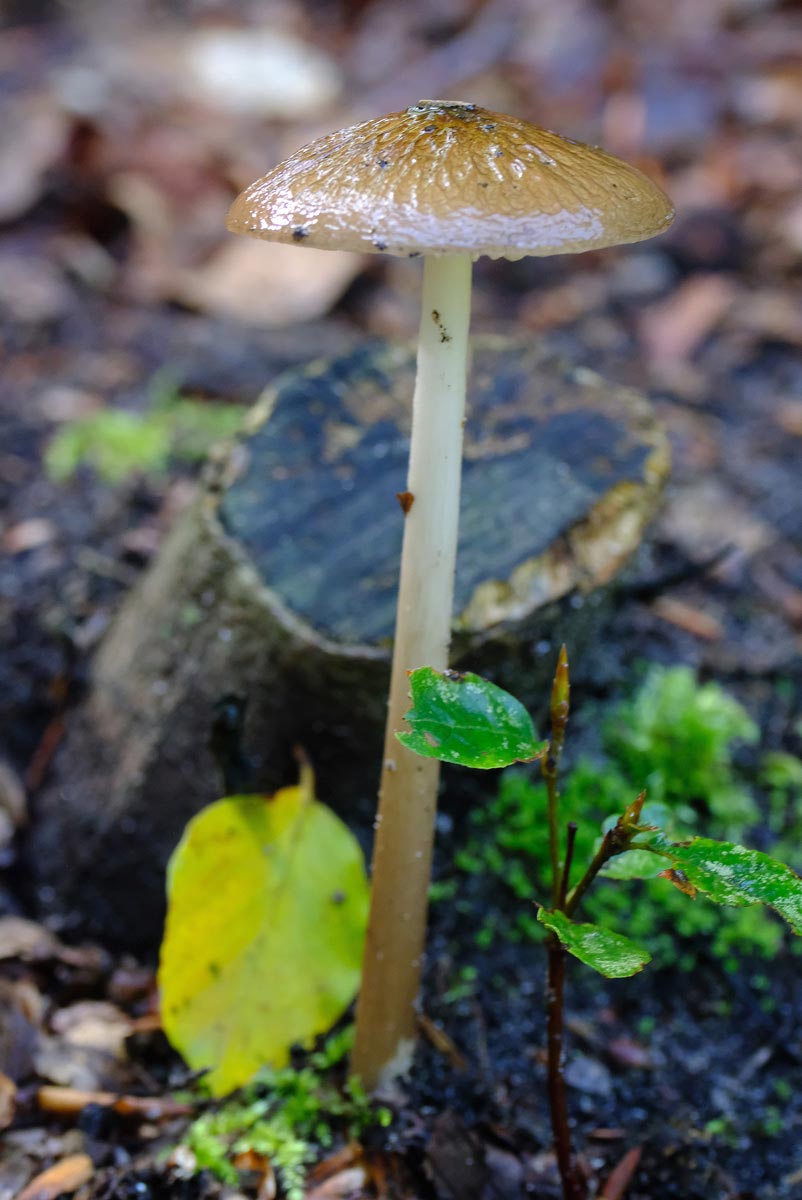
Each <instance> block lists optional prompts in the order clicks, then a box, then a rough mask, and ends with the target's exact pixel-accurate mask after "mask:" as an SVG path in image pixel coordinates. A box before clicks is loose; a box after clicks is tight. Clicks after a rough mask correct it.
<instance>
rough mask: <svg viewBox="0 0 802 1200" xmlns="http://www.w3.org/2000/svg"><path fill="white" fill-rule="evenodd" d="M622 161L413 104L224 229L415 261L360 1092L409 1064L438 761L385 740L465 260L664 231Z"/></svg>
mask: <svg viewBox="0 0 802 1200" xmlns="http://www.w3.org/2000/svg"><path fill="white" fill-rule="evenodd" d="M673 217H674V212H673V209H672V206H671V203H670V201H669V200H668V198H667V197H666V196H665V195H664V193H663V192H662V191H661V190H660V189H659V188H658V187H657V186H656V185H655V184H654V183H652V182H651V180H649V179H647V178H646V176H644V175H643V174H641V172H640V171H638V170H636V169H635V168H634V167H631V166H629V165H628V164H626V163H624V162H621V161H620V160H619V159H617V158H614V157H612V156H611V155H609V154H607V153H605V151H603V150H600V149H597V148H595V147H591V146H586V145H583V144H581V143H579V142H575V141H572V140H570V139H568V138H563V137H560V136H558V135H557V134H555V133H551V132H549V131H548V130H545V129H541V128H539V127H538V126H536V125H531V124H529V123H528V122H527V121H522V120H519V119H518V118H516V117H510V116H505V115H503V114H501V113H496V112H491V111H488V110H487V109H484V108H480V107H479V106H478V105H476V104H467V103H457V102H452V101H439V100H422V101H421V102H420V103H419V104H413V105H412V106H411V107H410V108H407V109H405V110H404V111H403V112H396V113H390V114H389V115H388V116H384V117H379V118H378V119H377V120H372V121H365V122H363V123H362V124H359V125H353V126H351V127H349V128H347V129H342V130H338V131H337V132H335V133H331V134H328V135H326V136H325V137H321V138H319V139H318V140H316V141H314V142H311V143H310V144H309V145H307V146H304V147H303V148H302V149H300V150H298V151H297V153H295V154H293V155H292V156H291V157H290V158H288V159H287V160H286V161H285V162H283V163H281V164H280V165H279V166H277V167H275V168H274V169H273V170H272V171H270V172H269V173H268V174H267V175H265V176H264V177H263V178H262V179H260V180H258V181H257V182H256V183H254V184H252V185H251V186H250V187H249V188H247V189H246V190H245V191H244V192H243V193H242V194H241V195H240V196H239V197H238V198H237V199H236V200H235V202H234V204H233V205H232V208H231V211H230V213H229V217H228V228H229V229H230V230H232V231H233V232H234V233H246V234H250V235H251V236H253V237H259V238H266V239H268V240H271V241H279V242H294V243H296V244H298V245H299V246H314V247H318V248H321V249H328V250H355V251H360V252H364V253H368V254H375V253H384V254H395V255H400V256H406V257H410V258H416V257H418V256H420V255H423V256H424V264H423V301H422V311H421V322H420V340H419V345H418V372H417V380H416V384H415V391H414V397H413V407H412V432H411V443H410V455H409V474H408V479H407V485H406V490H405V491H404V492H403V493H401V494H400V495H399V497H398V498H399V501H400V503H401V507H402V509H403V512H404V516H405V526H404V538H403V548H402V556H401V575H400V582H399V595H398V615H397V622H396V633H395V642H394V648H393V663H392V675H391V684H390V699H389V708H388V714H387V733H386V740H385V747H384V760H383V766H382V777H381V787H380V794H379V811H378V815H377V818H376V840H375V847H374V856H373V895H372V902H371V916H370V922H369V927H368V935H367V942H366V949H365V959H364V971H363V979H362V988H361V991H360V998H359V1003H358V1008H357V1032H356V1044H355V1048H354V1056H353V1062H352V1066H353V1069H354V1071H355V1072H356V1073H357V1074H358V1075H359V1076H360V1077H361V1078H362V1081H363V1083H364V1084H365V1086H366V1087H368V1088H371V1089H372V1088H374V1087H375V1086H376V1085H377V1084H378V1083H379V1082H380V1081H381V1080H383V1079H388V1078H391V1077H392V1076H393V1075H396V1074H399V1073H401V1072H402V1071H403V1070H404V1069H405V1067H406V1066H407V1065H408V1063H409V1061H410V1058H411V1052H412V1047H413V1045H414V1032H415V1003H416V999H417V994H418V989H419V984H420V973H421V963H422V956H423V948H424V940H425V929H426V908H427V895H428V887H429V876H430V865H431V852H432V842H433V833H434V820H435V811H436V795H437V785H438V764H437V763H436V762H435V761H434V760H433V759H425V758H420V757H418V756H416V755H414V754H412V753H411V752H410V751H408V750H406V749H405V748H404V747H402V746H401V745H400V744H399V743H398V741H397V740H396V738H395V732H396V731H397V730H398V729H399V728H401V725H402V720H403V715H404V712H405V710H406V708H407V706H408V683H407V674H408V672H409V671H410V670H412V669H413V668H415V667H420V666H424V665H426V666H432V667H435V668H436V669H439V670H445V669H446V667H447V663H448V649H449V640H450V632H451V614H452V602H453V586H454V570H455V562H456V550H457V528H458V520H459V490H460V471H461V457H462V426H463V415H464V407H465V382H466V369H467V355H468V326H469V317H470V291H471V265H472V261H473V259H475V258H477V257H478V256H479V255H481V254H487V255H489V256H490V257H492V258H512V259H517V258H522V257H523V256H524V255H527V254H532V255H540V256H543V255H549V254H566V253H577V252H579V251H582V250H594V249H598V248H599V247H602V246H610V245H616V244H619V243H623V242H637V241H640V240H642V239H643V238H649V237H653V236H654V235H655V234H658V233H662V232H663V230H665V229H667V228H668V226H669V225H670V224H671V221H672V220H673Z"/></svg>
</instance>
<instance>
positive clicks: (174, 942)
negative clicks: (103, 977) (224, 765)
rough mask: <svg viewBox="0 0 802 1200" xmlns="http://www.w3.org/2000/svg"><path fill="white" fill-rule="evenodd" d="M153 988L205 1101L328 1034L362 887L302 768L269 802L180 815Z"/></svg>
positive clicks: (363, 911)
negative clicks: (202, 1076) (184, 820)
mask: <svg viewBox="0 0 802 1200" xmlns="http://www.w3.org/2000/svg"><path fill="white" fill-rule="evenodd" d="M167 887H168V912H167V925H166V932H165V937H164V941H163V943H162V948H161V964H160V968H159V988H160V991H161V997H162V1020H163V1024H164V1031H165V1033H166V1034H167V1036H168V1038H169V1039H170V1041H171V1042H172V1044H173V1045H174V1046H175V1047H176V1049H178V1050H179V1051H180V1052H181V1053H182V1054H183V1055H184V1057H185V1059H186V1061H187V1063H188V1064H189V1065H190V1066H191V1067H193V1068H195V1069H201V1068H208V1069H209V1074H208V1076H207V1082H208V1084H209V1086H210V1088H211V1090H212V1092H213V1094H214V1095H218V1096H219V1095H225V1093H226V1092H228V1091H231V1090H232V1089H233V1088H235V1087H239V1086H241V1085H242V1084H244V1083H247V1082H248V1080H249V1079H251V1078H252V1077H253V1076H254V1075H255V1073H256V1072H257V1071H258V1070H259V1068H260V1067H262V1066H266V1065H270V1066H274V1067H281V1066H283V1065H284V1064H285V1063H286V1062H287V1060H288V1057H289V1052H290V1048H291V1046H292V1045H293V1043H295V1042H301V1043H308V1042H309V1041H310V1039H312V1038H313V1037H315V1036H316V1035H318V1034H320V1033H323V1032H324V1031H326V1030H327V1029H330V1028H331V1026H332V1025H333V1024H334V1022H335V1021H336V1020H337V1018H338V1017H339V1016H340V1015H341V1014H342V1013H343V1011H344V1010H345V1008H346V1007H347V1006H348V1004H350V1002H351V1000H352V999H353V997H354V995H355V994H356V991H357V988H358V986H359V975H360V966H361V960H362V946H363V942H364V934H365V926H366V923H367V907H368V895H369V889H368V883H367V879H366V874H365V864H364V859H363V855H362V850H361V848H360V846H359V843H358V842H357V840H356V838H355V837H354V835H353V834H352V833H351V831H350V830H349V829H348V827H347V826H346V825H345V824H344V823H343V822H342V821H341V820H340V819H339V818H338V817H336V816H335V814H334V813H333V812H331V810H330V809H328V808H326V806H325V805H323V804H321V803H320V802H319V801H317V800H316V799H315V798H314V785H313V780H312V772H311V770H309V768H307V767H304V768H302V771H301V782H300V784H299V785H298V786H297V787H287V788H282V789H281V790H280V791H279V792H277V793H276V794H275V795H274V796H233V797H229V798H228V799H225V800H219V801H217V803H215V804H210V805H209V806H208V807H207V808H205V809H203V811H202V812H200V813H199V814H198V815H197V816H196V817H194V818H193V819H192V820H191V821H190V823H189V825H188V826H187V828H186V830H185V832H184V836H183V838H182V840H181V842H180V843H179V845H178V847H177V849H176V850H175V851H174V853H173V856H172V858H171V860H170V864H169V868H168V884H167Z"/></svg>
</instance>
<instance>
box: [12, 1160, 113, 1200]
mask: <svg viewBox="0 0 802 1200" xmlns="http://www.w3.org/2000/svg"><path fill="white" fill-rule="evenodd" d="M94 1171H95V1168H94V1166H93V1165H92V1159H91V1158H90V1157H89V1155H88V1154H71V1155H70V1157H69V1158H63V1159H62V1160H61V1162H58V1163H56V1164H55V1166H52V1167H48V1169H47V1170H46V1171H42V1172H41V1174H39V1175H37V1176H36V1177H35V1178H34V1179H32V1180H31V1182H30V1183H29V1184H28V1186H27V1187H26V1188H23V1190H22V1191H21V1192H20V1194H19V1195H18V1196H17V1200H56V1197H57V1196H63V1195H69V1194H71V1193H72V1192H77V1191H78V1188H79V1187H83V1185H84V1184H85V1183H88V1182H89V1180H90V1179H91V1178H92V1176H93V1174H94Z"/></svg>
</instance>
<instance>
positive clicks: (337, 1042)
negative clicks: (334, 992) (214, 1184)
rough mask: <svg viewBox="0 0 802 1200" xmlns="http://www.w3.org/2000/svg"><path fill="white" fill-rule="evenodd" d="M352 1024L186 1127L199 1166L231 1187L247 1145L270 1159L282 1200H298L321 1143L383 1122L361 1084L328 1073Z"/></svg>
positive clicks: (382, 1112) (384, 1114)
mask: <svg viewBox="0 0 802 1200" xmlns="http://www.w3.org/2000/svg"><path fill="white" fill-rule="evenodd" d="M352 1041H353V1029H352V1028H350V1027H349V1028H348V1029H346V1030H344V1031H343V1032H341V1033H337V1034H332V1035H331V1037H329V1038H328V1039H327V1041H326V1043H325V1045H324V1046H323V1048H322V1049H321V1050H320V1051H318V1052H317V1053H314V1054H311V1055H310V1056H309V1058H308V1060H307V1063H306V1065H305V1066H303V1067H300V1068H294V1067H286V1068H284V1069H282V1070H279V1071H273V1070H266V1071H263V1072H260V1074H259V1075H258V1076H257V1078H256V1079H255V1080H254V1082H253V1083H252V1084H249V1086H248V1087H247V1088H244V1089H242V1091H241V1092H238V1093H236V1095H235V1096H234V1097H232V1098H231V1099H229V1100H227V1101H225V1102H224V1103H223V1104H222V1105H220V1106H219V1107H217V1108H215V1109H213V1110H211V1111H209V1112H206V1113H204V1114H203V1115H202V1116H201V1117H199V1118H198V1119H197V1120H196V1121H194V1122H193V1123H192V1125H190V1127H189V1129H188V1130H187V1133H186V1135H185V1138H184V1143H185V1145H186V1146H187V1147H188V1148H189V1149H190V1150H191V1151H192V1153H193V1155H194V1156H195V1162H196V1164H197V1167H198V1169H199V1170H208V1171H211V1172H212V1173H213V1174H214V1175H215V1176H217V1178H218V1179H220V1180H221V1181H222V1182H223V1183H227V1184H232V1185H236V1184H237V1182H238V1172H237V1170H236V1168H235V1167H234V1165H233V1162H232V1159H233V1158H234V1157H235V1156H236V1155H237V1154H241V1153H244V1152H246V1151H248V1150H252V1151H254V1152H255V1153H256V1154H261V1155H264V1156H265V1157H267V1158H268V1159H269V1160H270V1163H271V1165H272V1167H273V1170H274V1171H275V1173H276V1177H277V1179H278V1181H279V1183H280V1184H281V1187H282V1189H283V1192H284V1194H285V1196H286V1197H287V1200H303V1196H304V1194H305V1178H306V1172H307V1169H308V1167H309V1166H310V1164H311V1163H313V1162H314V1161H315V1159H316V1157H317V1152H318V1149H319V1148H320V1147H323V1148H326V1147H329V1146H331V1145H332V1143H333V1142H334V1139H335V1136H336V1135H337V1134H338V1133H339V1134H341V1135H342V1136H343V1137H344V1138H346V1139H352V1138H356V1137H358V1136H359V1135H360V1133H362V1132H363V1131H364V1130H365V1129H366V1128H368V1127H369V1126H371V1125H376V1124H379V1125H386V1124H388V1123H389V1120H390V1113H389V1111H388V1110H387V1109H383V1108H376V1107H375V1106H374V1105H373V1104H372V1103H371V1101H370V1099H369V1098H368V1096H367V1095H366V1094H365V1092H364V1091H363V1089H362V1087H361V1086H360V1084H359V1083H358V1081H356V1080H353V1079H350V1080H348V1081H347V1082H346V1083H345V1085H344V1086H342V1087H339V1086H337V1084H336V1082H335V1081H334V1080H333V1079H332V1078H331V1072H332V1070H333V1069H334V1068H336V1067H337V1066H338V1065H339V1064H340V1063H341V1062H342V1060H343V1059H344V1058H345V1057H346V1055H347V1054H348V1053H349V1051H350V1049H351V1044H352Z"/></svg>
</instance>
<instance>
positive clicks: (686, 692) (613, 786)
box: [437, 667, 802, 969]
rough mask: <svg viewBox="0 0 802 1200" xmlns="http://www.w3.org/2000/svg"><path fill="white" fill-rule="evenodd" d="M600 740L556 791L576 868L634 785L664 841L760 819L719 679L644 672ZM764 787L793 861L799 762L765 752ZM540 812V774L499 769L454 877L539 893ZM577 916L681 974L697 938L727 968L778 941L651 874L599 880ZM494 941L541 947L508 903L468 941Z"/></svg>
mask: <svg viewBox="0 0 802 1200" xmlns="http://www.w3.org/2000/svg"><path fill="white" fill-rule="evenodd" d="M601 733H602V749H603V753H602V755H601V756H600V758H599V760H598V761H596V760H594V761H591V760H590V759H582V760H580V761H579V762H578V763H577V765H576V766H575V768H574V770H573V771H572V772H571V773H570V774H569V775H568V776H567V778H566V780H565V782H564V785H563V787H562V789H561V799H560V807H561V817H562V820H563V821H564V822H567V821H570V820H574V821H576V822H577V825H578V833H577V841H576V848H575V856H574V861H575V862H577V863H579V862H587V861H588V859H589V858H590V856H591V855H592V853H593V850H594V846H595V844H596V842H597V838H598V833H599V825H600V824H601V823H603V822H604V820H605V818H607V817H610V816H612V815H617V814H619V813H620V812H621V811H622V809H623V807H624V805H625V804H626V803H628V802H629V801H631V800H632V799H633V798H634V796H635V795H637V793H638V792H640V791H641V790H642V789H643V788H644V787H645V788H646V790H647V793H648V797H649V805H648V806H647V809H646V810H645V811H644V817H645V819H647V820H648V819H649V817H648V808H649V807H652V806H655V807H656V806H659V809H660V824H661V825H662V827H663V828H664V829H665V830H666V832H667V833H668V835H669V836H670V837H677V838H681V837H683V836H693V835H697V834H704V835H706V836H709V837H713V838H719V839H722V840H731V841H735V842H740V841H743V840H749V833H750V830H752V829H754V828H755V827H756V826H757V825H758V824H759V822H760V820H761V814H760V810H759V807H758V805H757V802H756V800H755V797H754V795H753V793H752V791H751V790H750V788H749V787H748V786H747V784H746V782H745V780H744V779H743V777H742V776H741V774H740V773H739V771H738V769H737V767H736V765H735V763H734V758H733V756H734V751H735V749H736V747H737V746H738V745H739V744H754V743H755V742H756V741H757V738H758V730H757V727H756V726H755V724H754V722H753V721H752V720H751V718H750V717H749V716H748V714H747V713H746V712H745V710H744V709H743V708H742V707H741V705H740V704H739V703H738V702H737V701H736V700H735V699H734V698H733V697H732V696H730V695H728V693H727V692H725V691H724V690H723V689H722V688H721V687H719V686H718V685H717V684H715V683H707V684H704V685H700V684H699V683H698V681H697V680H696V677H695V675H694V674H693V672H692V671H691V670H690V669H688V668H687V667H673V668H662V667H655V668H652V669H651V671H650V672H649V673H648V675H647V676H646V678H645V680H644V682H643V684H642V685H641V687H640V688H639V689H638V691H637V693H636V694H635V695H634V696H633V697H631V698H630V699H627V700H624V701H622V702H621V703H619V704H618V705H616V707H615V708H614V710H613V711H612V712H611V713H610V715H609V716H608V717H607V718H606V719H605V720H604V721H603V723H602V726H601ZM762 780H763V783H764V784H765V785H766V787H767V789H768V793H769V810H770V820H769V824H770V828H771V831H772V832H773V833H774V836H775V839H776V843H775V845H774V847H773V849H774V850H775V851H776V852H777V853H780V854H781V855H782V856H785V858H786V859H787V860H789V861H790V862H791V863H792V864H794V863H795V862H796V864H797V865H799V854H800V851H799V846H800V841H801V840H802V839H800V833H801V832H802V762H800V761H799V760H798V759H795V758H794V757H793V756H791V755H777V754H774V755H767V756H766V758H765V759H764V766H763V776H762ZM546 812H547V800H546V789H545V786H544V785H543V784H542V783H541V782H540V781H539V779H536V778H533V777H532V774H531V772H523V771H520V770H510V771H507V772H505V773H504V775H503V776H502V780H501V785H500V788H499V791H498V794H497V795H496V797H495V798H494V799H493V800H492V802H491V803H490V805H489V806H488V807H487V808H485V809H484V810H482V811H480V812H477V813H476V814H475V815H474V817H473V818H472V820H473V825H474V829H475V833H474V835H473V836H472V837H471V838H470V839H469V841H468V843H467V845H466V846H465V848H464V849H462V850H460V851H459V852H458V853H457V855H456V857H455V866H456V868H457V870H458V871H459V872H463V873H467V874H477V875H478V874H489V875H491V876H495V877H496V878H497V879H498V880H499V882H500V884H501V885H502V887H503V891H504V892H506V893H507V894H508V896H509V897H510V899H513V898H514V899H515V900H517V901H531V900H532V899H534V897H535V896H536V895H542V894H543V892H544V889H546V882H547V879H548V878H549V862H548V846H547V840H546V837H545V833H544V831H545V829H546V827H547V817H546ZM610 873H611V874H612V871H611V872H610ZM451 883H452V880H450V879H446V880H443V881H440V883H439V884H438V885H437V886H438V889H439V891H440V893H441V894H447V891H448V887H449V884H451ZM632 888H634V889H636V890H635V891H634V893H633V891H632ZM546 890H547V889H546ZM583 912H584V914H586V918H587V919H588V920H590V921H595V922H598V923H600V924H603V925H606V926H608V927H610V928H612V929H616V930H619V931H620V932H622V933H626V934H627V936H629V937H632V938H634V939H635V940H638V941H639V940H644V941H645V942H647V944H648V945H649V949H650V950H651V952H652V955H653V958H654V959H655V960H656V962H657V963H659V964H660V965H663V966H666V965H679V966H680V967H682V968H686V969H689V968H690V967H691V966H692V965H693V963H694V961H695V960H696V957H697V953H696V952H695V949H694V947H693V946H692V945H691V943H692V941H693V940H696V939H699V938H703V939H705V942H706V945H707V948H708V950H709V951H710V952H712V954H714V955H715V956H717V957H718V958H720V959H722V960H723V961H724V962H725V964H726V965H727V966H728V967H729V968H734V967H735V966H736V965H737V959H736V954H737V953H739V952H740V953H754V954H758V955H762V956H765V957H771V956H772V955H773V954H774V953H775V952H776V951H777V949H778V948H779V945H780V943H781V941H782V937H783V932H782V927H781V925H780V924H779V922H776V921H774V920H773V919H772V917H771V916H770V915H768V914H767V913H766V912H765V911H764V910H763V909H761V908H759V907H754V908H743V909H724V910H722V909H719V908H717V907H714V906H713V905H709V904H706V903H705V901H704V900H703V899H699V900H698V901H696V903H689V902H688V898H687V897H686V896H683V895H682V894H681V893H680V892H678V891H677V890H676V889H675V888H673V887H672V886H671V885H670V884H668V883H667V882H666V881H664V880H661V879H647V880H643V881H642V882H637V883H633V884H632V885H631V886H630V887H629V888H627V889H621V888H620V887H616V886H614V885H612V886H611V884H610V883H605V881H604V880H603V879H602V880H600V881H599V883H598V885H597V887H596V888H594V890H593V891H592V892H591V893H590V894H589V895H588V898H587V900H586V902H585V904H584V906H583ZM499 934H501V935H503V936H505V937H507V938H510V939H511V940H513V941H520V940H523V939H529V938H531V939H533V940H539V939H541V938H542V936H543V931H542V928H541V926H540V925H539V924H538V922H537V921H536V919H535V913H534V911H533V910H532V909H530V907H529V906H528V905H527V904H517V905H515V906H514V907H512V906H510V916H509V919H508V920H504V919H503V918H501V917H500V916H499V914H498V913H496V914H491V916H490V917H488V919H487V920H486V921H485V923H484V924H483V925H482V926H481V927H480V929H479V931H478V934H477V942H478V944H479V946H480V947H481V946H486V945H488V944H489V942H490V941H492V940H493V938H494V937H495V936H497V935H499Z"/></svg>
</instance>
